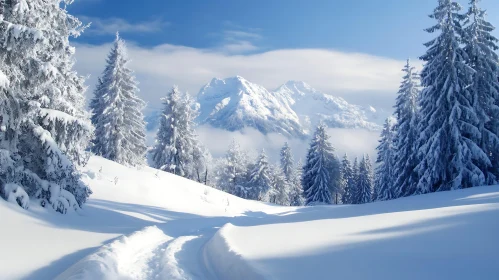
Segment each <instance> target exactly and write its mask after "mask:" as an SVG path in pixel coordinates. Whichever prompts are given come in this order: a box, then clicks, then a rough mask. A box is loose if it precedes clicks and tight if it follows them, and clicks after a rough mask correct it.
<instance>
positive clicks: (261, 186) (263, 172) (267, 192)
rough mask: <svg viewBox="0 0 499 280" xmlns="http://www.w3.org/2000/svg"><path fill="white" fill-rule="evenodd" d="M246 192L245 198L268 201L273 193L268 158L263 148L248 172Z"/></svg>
mask: <svg viewBox="0 0 499 280" xmlns="http://www.w3.org/2000/svg"><path fill="white" fill-rule="evenodd" d="M246 193H247V194H246V197H245V198H247V199H252V200H258V201H265V202H270V198H271V197H272V196H273V195H274V188H273V184H272V178H271V174H270V166H269V160H268V157H267V154H266V153H265V150H262V152H261V153H260V155H259V156H258V158H257V159H256V162H255V164H254V165H253V168H252V169H251V170H250V172H249V180H248V183H247V184H246Z"/></svg>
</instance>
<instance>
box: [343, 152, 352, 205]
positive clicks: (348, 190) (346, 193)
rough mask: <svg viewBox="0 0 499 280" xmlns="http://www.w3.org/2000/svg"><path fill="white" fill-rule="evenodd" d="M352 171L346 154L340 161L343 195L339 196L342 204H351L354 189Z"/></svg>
mask: <svg viewBox="0 0 499 280" xmlns="http://www.w3.org/2000/svg"><path fill="white" fill-rule="evenodd" d="M354 179H355V178H354V172H353V169H352V164H351V163H350V160H348V156H347V154H345V155H344V156H343V160H342V161H341V185H342V189H343V195H342V196H341V202H342V203H343V204H351V203H352V197H353V191H354V187H355V186H354Z"/></svg>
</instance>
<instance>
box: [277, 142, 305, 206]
mask: <svg viewBox="0 0 499 280" xmlns="http://www.w3.org/2000/svg"><path fill="white" fill-rule="evenodd" d="M280 155H281V170H282V172H283V174H284V176H285V178H286V181H287V183H288V188H289V190H288V199H289V205H291V206H300V205H302V204H303V189H302V187H301V180H300V175H299V174H298V170H297V168H296V166H295V161H294V159H293V153H292V151H291V147H290V146H289V144H288V143H287V142H286V143H285V144H284V147H282V149H281V154H280Z"/></svg>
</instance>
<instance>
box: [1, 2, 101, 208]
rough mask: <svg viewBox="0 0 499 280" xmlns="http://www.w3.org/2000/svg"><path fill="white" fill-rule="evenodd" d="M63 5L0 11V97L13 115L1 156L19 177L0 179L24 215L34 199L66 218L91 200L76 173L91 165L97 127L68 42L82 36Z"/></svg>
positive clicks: (19, 5)
mask: <svg viewBox="0 0 499 280" xmlns="http://www.w3.org/2000/svg"><path fill="white" fill-rule="evenodd" d="M62 2H63V1H61V0H52V1H42V0H33V1H29V4H28V3H27V2H26V1H4V2H2V3H1V9H0V10H1V12H2V15H1V16H0V26H1V27H0V32H1V33H2V35H1V36H0V38H1V39H0V40H1V43H0V60H1V61H2V66H4V67H2V66H0V71H1V72H2V73H3V74H4V75H5V77H6V78H7V79H6V80H7V81H8V86H4V90H5V91H4V92H3V96H4V97H6V101H7V102H6V103H4V104H9V105H8V106H9V107H10V108H8V109H6V110H5V109H4V110H2V111H3V112H2V113H1V114H2V115H4V116H2V118H4V117H5V116H7V114H8V115H9V118H8V119H7V120H5V119H4V120H2V123H4V124H8V125H6V129H5V131H4V133H3V136H2V138H3V140H2V142H3V143H2V149H3V150H4V151H7V149H6V148H5V147H9V152H8V153H7V152H5V153H2V154H3V155H4V156H5V157H4V156H2V161H5V162H8V163H9V167H13V166H15V169H11V168H7V169H4V168H2V169H4V171H5V170H7V173H3V174H0V176H4V177H3V178H2V181H4V186H3V190H2V191H0V193H1V194H2V196H4V197H5V198H7V199H9V200H10V198H11V197H16V198H15V199H14V200H15V201H17V202H18V203H19V204H20V205H21V206H23V207H27V206H28V203H27V200H26V197H28V196H29V197H32V198H37V199H40V200H41V204H42V205H47V204H48V205H51V206H52V207H53V208H54V209H55V210H56V211H59V212H61V213H66V212H67V210H68V209H78V208H79V207H81V205H82V204H83V203H84V202H85V201H86V199H87V197H88V196H89V195H90V193H91V191H90V190H89V188H88V187H87V186H85V185H83V183H82V182H81V181H80V173H79V172H78V171H77V169H76V165H78V164H84V163H85V162H86V160H87V158H88V157H87V154H86V153H85V149H86V147H87V145H88V141H89V139H90V137H91V134H92V126H91V125H90V122H89V120H88V114H87V113H86V112H85V111H84V96H83V92H84V90H85V88H84V86H83V82H84V79H83V78H82V77H80V76H78V75H77V73H76V72H75V71H74V70H73V65H74V59H73V55H74V48H73V47H72V46H71V45H70V44H69V37H77V36H78V35H80V33H81V32H82V31H83V29H84V28H83V27H82V24H81V22H80V21H79V20H78V19H77V18H75V17H73V16H71V15H70V14H68V13H67V11H66V9H65V8H66V6H67V4H70V2H68V1H66V2H64V4H65V5H63V4H62ZM4 85H5V84H4ZM4 101H5V100H4ZM9 128H10V129H9ZM2 130H3V129H2ZM7 154H9V155H8V156H7ZM0 173H2V172H0Z"/></svg>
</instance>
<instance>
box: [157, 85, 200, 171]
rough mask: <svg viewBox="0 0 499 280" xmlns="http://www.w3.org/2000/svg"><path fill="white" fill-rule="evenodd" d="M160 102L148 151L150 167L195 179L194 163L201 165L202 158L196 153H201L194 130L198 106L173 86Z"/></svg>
mask: <svg viewBox="0 0 499 280" xmlns="http://www.w3.org/2000/svg"><path fill="white" fill-rule="evenodd" d="M163 105H164V108H163V112H162V114H161V117H160V126H159V130H158V133H157V135H156V144H155V146H154V148H153V150H152V160H153V163H154V167H155V168H158V169H161V170H164V171H167V172H170V173H173V174H175V175H179V176H182V177H186V178H190V179H195V178H196V177H197V174H196V173H197V172H196V166H200V165H203V163H202V162H203V161H205V159H203V158H202V157H199V156H198V155H199V154H202V153H201V152H200V151H202V149H201V150H200V143H199V141H198V138H197V135H196V132H195V129H194V128H195V122H194V120H195V119H196V117H197V116H198V108H197V106H196V104H195V103H194V101H193V100H192V98H191V97H190V96H189V95H188V94H184V93H182V92H180V91H179V90H178V88H177V87H176V86H174V87H173V88H172V90H171V91H170V92H169V93H168V95H167V96H166V97H165V98H164V99H163ZM198 150H199V151H198ZM200 161H202V162H200Z"/></svg>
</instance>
